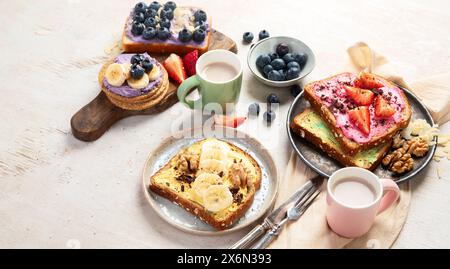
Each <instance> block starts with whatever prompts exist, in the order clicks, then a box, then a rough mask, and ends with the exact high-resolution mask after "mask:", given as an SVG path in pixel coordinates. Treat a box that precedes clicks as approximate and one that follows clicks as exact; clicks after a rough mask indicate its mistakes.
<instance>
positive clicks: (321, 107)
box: [304, 73, 412, 154]
mask: <svg viewBox="0 0 450 269" xmlns="http://www.w3.org/2000/svg"><path fill="white" fill-rule="evenodd" d="M371 75H373V76H374V77H375V78H376V79H377V80H378V81H380V82H381V83H382V84H383V85H384V87H383V90H385V92H384V94H388V93H389V92H392V93H394V96H397V99H395V102H397V100H399V101H398V102H403V104H404V107H403V108H400V107H399V108H398V109H399V110H398V111H397V112H396V113H398V114H396V115H395V116H396V117H398V119H399V120H398V121H397V122H392V123H390V124H389V125H386V128H384V129H383V131H382V132H380V133H374V134H373V135H371V136H369V137H367V138H368V141H364V142H358V141H355V140H354V139H353V138H349V137H347V136H346V135H345V134H344V132H343V130H342V128H343V127H338V126H337V119H336V117H335V115H334V114H333V109H335V108H333V107H332V106H330V105H329V104H330V102H332V101H333V99H334V98H335V93H334V92H332V91H330V90H329V89H333V87H334V88H335V89H336V91H344V89H343V86H344V85H348V86H355V81H356V79H357V78H358V77H357V75H355V74H352V73H342V74H338V75H335V76H332V77H329V78H326V79H324V80H320V81H315V82H311V83H309V84H307V85H306V86H305V89H304V93H305V98H306V99H307V100H308V101H309V102H310V104H311V106H312V108H313V109H314V110H315V111H316V112H317V113H318V114H319V115H320V116H321V117H322V118H323V119H324V121H325V122H326V123H327V125H328V127H329V128H330V129H331V132H332V133H333V135H334V136H335V137H336V139H337V140H338V141H339V143H340V145H341V147H342V149H343V150H344V151H345V152H347V153H349V154H355V153H357V152H360V151H363V150H366V149H370V148H373V147H374V146H377V145H383V144H386V143H388V142H389V141H391V140H392V137H393V136H394V135H395V134H396V133H397V132H398V131H399V130H400V129H403V128H405V127H406V126H408V124H409V120H410V118H411V114H412V110H411V106H410V104H409V102H408V99H407V97H406V96H405V94H404V92H403V90H401V89H400V88H398V87H397V86H396V85H395V84H393V83H392V82H390V81H388V80H386V79H384V78H382V77H380V76H377V75H374V74H371ZM334 85H336V86H334ZM318 87H319V88H320V87H323V88H322V91H323V93H321V92H320V91H318V90H317V89H318ZM392 93H391V94H392ZM322 95H323V96H322ZM391 96H392V95H391ZM327 102H328V103H327ZM396 104H397V103H394V105H396ZM373 106H374V105H373V104H372V105H370V106H369V107H370V108H369V109H370V110H371V120H372V126H371V128H372V129H373V128H374V124H376V126H377V127H378V124H382V123H383V122H388V121H386V120H383V119H379V118H377V119H375V118H374V112H373ZM388 123H389V122H388ZM349 125H350V128H357V127H356V126H354V125H353V124H352V123H349ZM353 130H354V129H353Z"/></svg>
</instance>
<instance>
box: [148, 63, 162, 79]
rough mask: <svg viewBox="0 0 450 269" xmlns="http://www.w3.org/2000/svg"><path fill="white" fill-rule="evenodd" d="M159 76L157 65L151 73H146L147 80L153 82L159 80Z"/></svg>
mask: <svg viewBox="0 0 450 269" xmlns="http://www.w3.org/2000/svg"><path fill="white" fill-rule="evenodd" d="M160 74H161V71H160V70H159V67H158V66H157V65H154V66H153V68H152V71H150V72H149V73H148V79H149V80H150V81H155V80H157V79H158V78H159V76H160Z"/></svg>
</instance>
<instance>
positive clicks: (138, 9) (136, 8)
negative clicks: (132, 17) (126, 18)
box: [134, 2, 147, 14]
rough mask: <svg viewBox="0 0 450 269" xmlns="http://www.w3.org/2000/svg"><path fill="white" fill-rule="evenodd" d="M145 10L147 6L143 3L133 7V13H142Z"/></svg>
mask: <svg viewBox="0 0 450 269" xmlns="http://www.w3.org/2000/svg"><path fill="white" fill-rule="evenodd" d="M146 9H147V5H146V4H145V3H144V2H139V3H137V4H136V5H135V6H134V13H135V14H137V13H144V12H145V10H146Z"/></svg>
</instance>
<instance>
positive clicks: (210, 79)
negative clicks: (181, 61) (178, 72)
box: [177, 50, 242, 111]
mask: <svg viewBox="0 0 450 269" xmlns="http://www.w3.org/2000/svg"><path fill="white" fill-rule="evenodd" d="M195 70H196V72H197V74H196V75H195V76H192V77H190V78H188V79H186V80H185V81H184V82H183V83H181V85H180V86H179V87H178V92H177V95H178V99H179V100H180V102H182V103H185V104H187V105H188V106H189V107H190V108H191V109H194V108H201V109H203V108H205V106H206V105H208V104H211V103H215V104H219V105H220V106H221V107H222V109H223V111H225V110H226V104H230V103H232V104H235V103H237V101H238V100H239V94H240V92H241V85H242V64H241V61H240V60H239V58H238V57H237V55H236V54H234V53H233V52H230V51H228V50H211V51H208V52H206V53H205V54H203V55H202V56H200V58H199V59H198V60H197V64H196V65H195ZM195 88H197V89H198V92H199V95H200V98H199V99H197V100H186V96H187V95H188V94H189V93H190V92H191V91H192V90H194V89H195Z"/></svg>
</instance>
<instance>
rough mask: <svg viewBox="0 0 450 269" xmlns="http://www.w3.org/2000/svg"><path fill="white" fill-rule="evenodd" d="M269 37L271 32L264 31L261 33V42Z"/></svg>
mask: <svg viewBox="0 0 450 269" xmlns="http://www.w3.org/2000/svg"><path fill="white" fill-rule="evenodd" d="M268 37H269V32H267V31H266V30H262V31H261V32H259V40H262V39H264V38H268Z"/></svg>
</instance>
